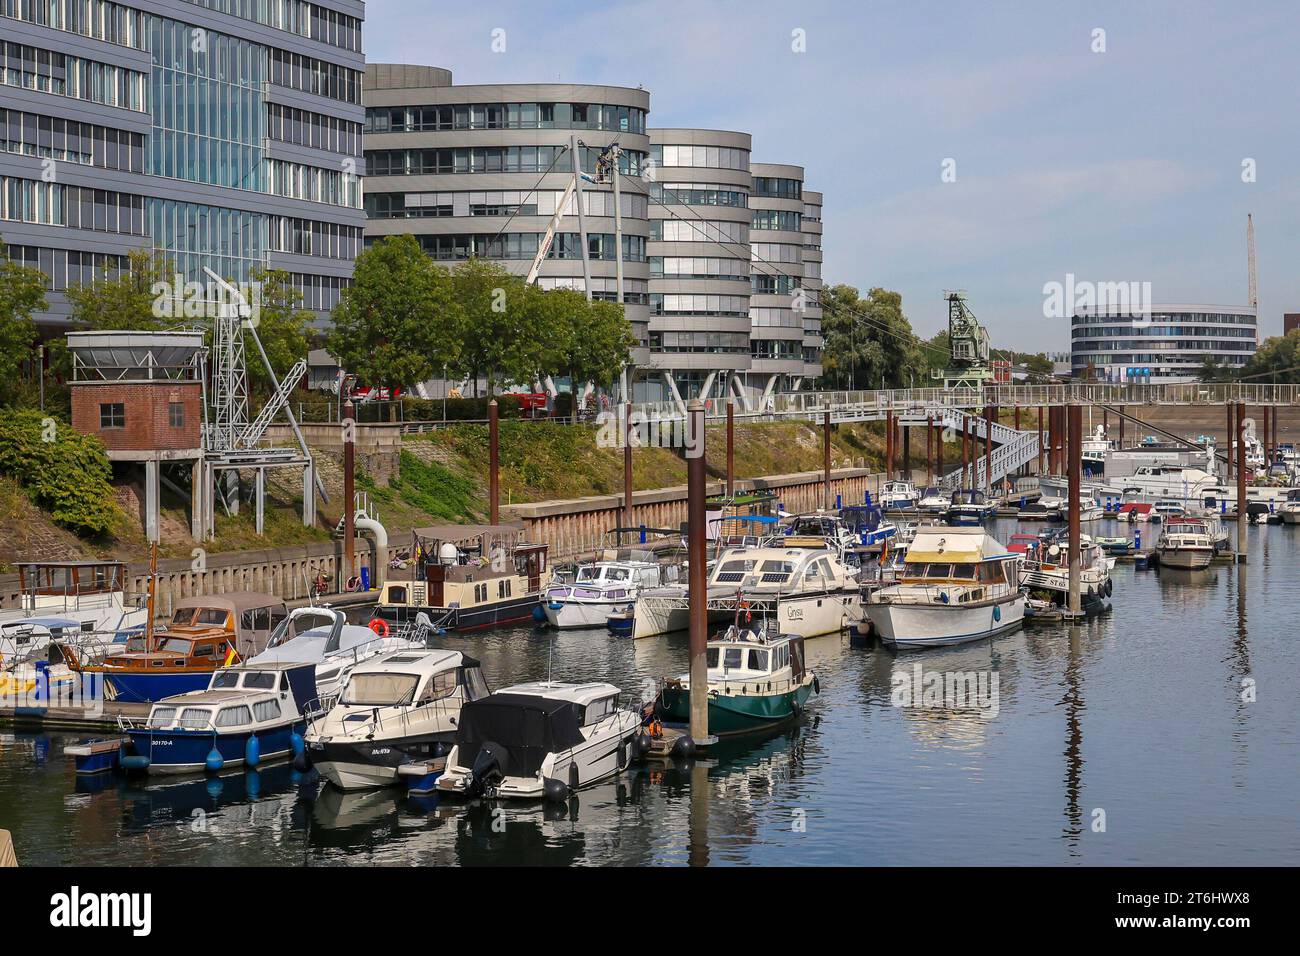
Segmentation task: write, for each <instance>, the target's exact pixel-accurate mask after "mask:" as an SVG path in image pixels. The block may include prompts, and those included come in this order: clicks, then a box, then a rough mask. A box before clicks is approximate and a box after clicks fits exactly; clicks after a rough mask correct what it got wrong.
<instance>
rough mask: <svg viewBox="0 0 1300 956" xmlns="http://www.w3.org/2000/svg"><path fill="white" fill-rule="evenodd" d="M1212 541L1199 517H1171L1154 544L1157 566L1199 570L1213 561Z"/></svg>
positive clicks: (1208, 530) (1208, 531) (1207, 529)
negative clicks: (1158, 562) (1157, 556)
mask: <svg viewBox="0 0 1300 956" xmlns="http://www.w3.org/2000/svg"><path fill="white" fill-rule="evenodd" d="M1214 551H1215V548H1214V538H1213V537H1212V536H1211V534H1210V529H1209V528H1208V527H1207V526H1206V524H1205V522H1204V521H1202V520H1200V519H1199V518H1173V519H1170V520H1169V521H1167V522H1165V525H1164V528H1163V530H1162V531H1161V532H1160V539H1159V540H1158V541H1157V542H1156V553H1157V555H1159V558H1160V566H1161V567H1164V568H1183V569H1186V570H1189V571H1199V570H1200V569H1201V568H1208V567H1209V566H1210V562H1211V561H1213V560H1214Z"/></svg>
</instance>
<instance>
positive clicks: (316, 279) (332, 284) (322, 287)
mask: <svg viewBox="0 0 1300 956" xmlns="http://www.w3.org/2000/svg"><path fill="white" fill-rule="evenodd" d="M289 281H290V284H291V285H292V286H293V287H294V288H295V289H297V290H298V291H299V292H301V293H302V307H303V308H304V309H314V310H315V311H317V312H329V311H331V310H333V308H334V306H336V305H338V302H339V299H340V298H341V297H342V295H343V290H344V289H346V288H347V287H348V286H350V285H351V284H352V280H351V279H346V278H343V277H342V276H320V275H313V274H311V273H302V272H294V273H292V274H290V276H289Z"/></svg>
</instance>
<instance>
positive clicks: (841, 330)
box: [821, 285, 928, 388]
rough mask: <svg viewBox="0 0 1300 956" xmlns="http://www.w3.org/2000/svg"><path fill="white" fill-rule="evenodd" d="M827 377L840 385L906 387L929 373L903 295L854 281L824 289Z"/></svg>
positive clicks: (822, 302) (823, 332)
mask: <svg viewBox="0 0 1300 956" xmlns="http://www.w3.org/2000/svg"><path fill="white" fill-rule="evenodd" d="M821 306H822V336H823V337H824V338H825V340H826V344H825V348H824V351H823V353H822V377H823V379H824V380H825V382H826V383H827V384H828V385H832V386H834V387H837V388H851V387H855V386H856V387H857V388H880V387H882V386H883V387H885V388H902V387H907V386H910V385H912V384H914V383H915V384H917V385H920V384H922V381H923V380H924V379H925V378H927V377H928V376H927V374H926V365H925V361H924V359H923V350H922V345H921V342H920V340H919V339H918V338H917V337H916V334H915V333H914V332H913V331H912V324H911V323H910V322H908V320H907V317H906V316H905V315H904V314H903V297H902V295H900V294H899V293H897V292H890V291H889V290H887V289H879V288H876V289H872V290H871V291H870V292H868V293H867V296H866V298H862V297H860V296H859V294H858V290H857V289H855V288H854V287H853V286H850V285H834V286H831V287H830V288H827V289H823V290H822V293H821Z"/></svg>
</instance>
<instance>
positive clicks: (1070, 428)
mask: <svg viewBox="0 0 1300 956" xmlns="http://www.w3.org/2000/svg"><path fill="white" fill-rule="evenodd" d="M1068 419H1069V424H1068V425H1067V432H1068V434H1069V436H1070V439H1069V440H1070V445H1069V449H1068V450H1067V452H1066V470H1067V471H1068V473H1069V484H1070V610H1071V611H1073V612H1075V613H1076V614H1077V613H1078V612H1079V611H1080V610H1082V602H1081V600H1080V595H1079V589H1080V585H1081V583H1082V582H1081V580H1080V577H1081V575H1082V571H1083V568H1082V566H1081V561H1080V558H1081V550H1080V548H1079V535H1080V526H1079V525H1080V522H1079V490H1080V488H1079V485H1080V481H1081V478H1080V475H1079V470H1080V468H1081V467H1082V462H1083V408H1082V407H1081V406H1079V405H1070V406H1069V414H1068Z"/></svg>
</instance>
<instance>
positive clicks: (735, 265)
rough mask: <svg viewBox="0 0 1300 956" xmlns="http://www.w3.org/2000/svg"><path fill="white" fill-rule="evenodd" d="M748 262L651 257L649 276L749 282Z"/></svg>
mask: <svg viewBox="0 0 1300 956" xmlns="http://www.w3.org/2000/svg"><path fill="white" fill-rule="evenodd" d="M749 270H750V265H749V260H747V259H726V258H722V257H715V256H651V257H650V275H651V276H654V277H663V278H672V279H734V280H736V281H738V282H747V281H749Z"/></svg>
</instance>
